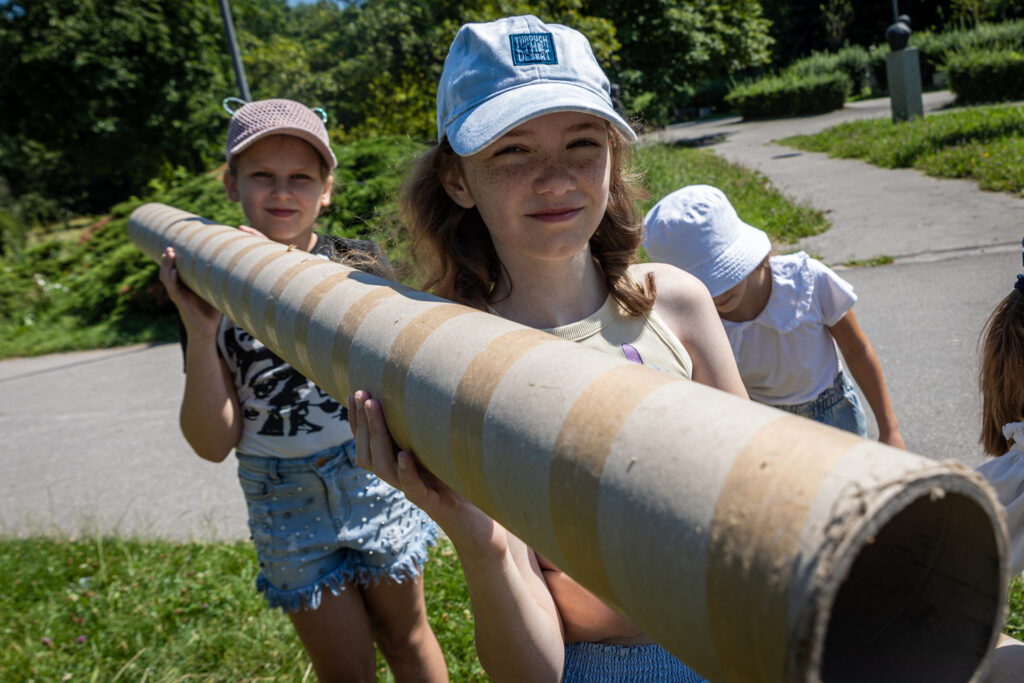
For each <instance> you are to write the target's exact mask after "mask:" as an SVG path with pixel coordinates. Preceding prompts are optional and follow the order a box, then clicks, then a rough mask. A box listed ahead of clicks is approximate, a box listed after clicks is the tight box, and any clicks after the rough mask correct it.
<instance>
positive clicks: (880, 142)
mask: <svg viewBox="0 0 1024 683" xmlns="http://www.w3.org/2000/svg"><path fill="white" fill-rule="evenodd" d="M779 142H780V143H781V144H783V145H788V146H790V147H796V148H797V149H804V150H808V151H811V152H825V153H826V154H828V155H829V156H834V157H844V158H853V159H862V160H864V161H867V162H869V163H872V164H875V165H877V166H882V167H885V168H916V169H918V170H921V171H923V172H925V173H927V174H928V175H932V176H937V177H940V178H972V179H974V180H976V181H977V182H978V185H979V186H980V187H981V188H982V189H983V190H993V191H1001V192H1012V193H1014V194H1019V195H1024V107H1021V106H1015V105H1006V104H1003V105H986V106H978V107H969V108H965V109H957V110H953V111H949V112H943V113H933V114H929V115H928V116H925V117H924V118H920V119H914V120H912V121H908V122H902V123H893V122H892V121H891V120H890V119H871V120H866V121H851V122H848V123H842V124H840V125H838V126H833V127H832V128H829V129H828V130H824V131H822V132H820V133H817V134H815V135H796V136H793V137H789V138H785V139H783V140H780V141H779Z"/></svg>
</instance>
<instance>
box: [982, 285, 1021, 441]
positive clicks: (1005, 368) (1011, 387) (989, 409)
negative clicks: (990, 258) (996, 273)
mask: <svg viewBox="0 0 1024 683" xmlns="http://www.w3.org/2000/svg"><path fill="white" fill-rule="evenodd" d="M981 340H982V341H981V370H980V372H979V373H978V380H979V384H980V387H981V400H982V408H981V438H980V439H979V440H980V441H981V445H982V448H983V449H984V450H985V452H986V453H988V454H989V455H1003V454H1004V453H1006V451H1007V450H1008V449H1009V444H1007V442H1006V439H1005V438H1003V425H1005V424H1007V423H1009V422H1020V421H1021V420H1024V294H1021V293H1020V292H1019V291H1017V290H1016V289H1014V290H1013V291H1012V292H1010V293H1009V294H1008V295H1007V296H1006V298H1004V299H1003V300H1002V301H1000V302H999V305H998V306H996V308H995V310H994V311H992V314H991V315H990V316H989V317H988V321H986V323H985V327H984V328H982V333H981Z"/></svg>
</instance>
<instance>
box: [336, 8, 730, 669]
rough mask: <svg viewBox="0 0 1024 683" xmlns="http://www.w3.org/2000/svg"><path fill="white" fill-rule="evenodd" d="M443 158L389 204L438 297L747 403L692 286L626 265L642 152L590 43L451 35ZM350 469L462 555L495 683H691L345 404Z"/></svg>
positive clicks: (704, 302) (487, 33) (519, 29)
mask: <svg viewBox="0 0 1024 683" xmlns="http://www.w3.org/2000/svg"><path fill="white" fill-rule="evenodd" d="M437 120H438V145H437V146H436V147H434V148H433V149H431V150H430V151H428V152H427V153H426V154H425V155H424V156H423V157H422V158H421V159H420V160H419V163H418V165H417V166H416V167H415V169H414V170H413V171H412V173H411V174H410V176H409V178H408V179H407V182H406V186H405V188H404V191H403V194H402V197H401V207H402V211H403V216H404V218H405V221H406V224H407V225H408V227H409V230H410V232H411V234H412V238H413V242H414V245H415V249H416V253H417V256H418V258H419V259H420V261H421V263H423V264H424V265H425V268H426V273H427V282H428V287H429V288H430V289H432V291H433V292H435V293H437V294H440V295H441V296H443V297H446V298H449V299H452V300H454V301H457V302H459V303H464V304H467V305H469V306H473V307H476V308H479V309H482V310H488V311H491V312H493V313H494V314H496V315H500V316H502V317H505V318H508V319H510V320H514V321H516V322H519V323H522V324H525V325H529V326H531V327H536V328H541V329H544V330H547V331H549V332H551V333H553V334H555V335H558V336H561V337H563V338H566V339H570V340H574V341H577V342H579V343H581V344H585V345H588V346H592V347H595V348H598V349H601V350H604V351H607V352H609V353H615V354H619V355H621V356H623V357H625V358H627V359H629V360H632V361H634V362H637V363H643V364H646V365H650V366H652V367H655V368H657V369H658V370H661V371H662V372H666V373H671V374H674V375H677V376H682V377H686V378H692V379H693V380H695V381H698V382H702V383H704V384H708V385H711V386H714V387H718V388H720V389H723V390H726V391H730V392H733V393H735V394H738V395H741V396H745V393H744V390H743V386H742V383H741V381H740V378H739V374H738V372H737V370H736V366H735V363H734V361H733V359H732V354H731V351H730V349H729V346H728V341H727V339H726V338H725V334H724V332H723V331H722V328H721V325H720V324H719V322H718V318H717V315H716V314H715V309H714V305H713V304H712V301H711V298H710V297H709V296H708V294H707V292H706V291H705V290H704V288H703V287H702V286H701V285H700V282H699V281H698V280H696V279H695V278H693V277H692V276H690V275H688V274H686V273H684V272H682V271H680V270H678V269H676V268H674V267H672V266H667V265H664V264H647V265H643V266H640V265H637V264H636V263H635V254H636V251H637V248H638V246H639V244H640V239H641V235H642V225H641V224H640V221H639V216H638V215H637V214H636V213H635V208H634V205H633V202H634V199H636V197H637V196H638V194H640V190H639V188H638V186H637V184H636V182H635V178H633V177H631V176H630V175H629V173H628V171H627V169H628V158H629V153H630V150H631V147H630V144H631V143H632V142H633V141H635V139H636V136H635V134H634V133H633V131H632V129H631V128H630V127H629V125H628V124H627V123H626V122H625V121H624V120H623V119H622V118H621V117H620V116H619V115H618V113H616V112H615V110H614V109H613V107H612V102H611V99H610V97H609V84H608V80H607V78H606V77H605V75H604V73H603V72H602V71H601V68H600V67H599V66H598V64H597V62H596V60H595V59H594V56H593V53H592V52H591V49H590V44H589V43H588V41H587V39H586V38H585V37H584V36H583V35H581V34H580V33H578V32H576V31H574V30H572V29H569V28H566V27H565V26H559V25H551V24H545V23H543V22H541V21H540V20H538V19H537V18H536V17H532V16H523V17H510V18H507V19H502V20H499V21H495V22H491V23H486V24H467V25H465V26H463V27H462V28H461V30H460V31H459V33H458V35H457V36H456V37H455V40H454V42H453V44H452V46H451V49H450V51H449V53H448V57H447V60H446V61H445V66H444V72H443V74H442V77H441V82H440V85H439V87H438V93H437ZM349 406H350V420H352V421H353V431H354V432H355V434H356V440H357V444H358V446H357V453H358V461H359V463H360V464H361V465H363V466H364V467H367V468H370V469H372V470H373V471H375V472H377V473H378V475H379V476H381V478H383V479H384V480H385V481H388V482H390V483H392V484H394V485H396V486H398V487H399V488H401V489H403V490H404V491H405V492H406V495H407V496H408V498H409V500H411V501H413V502H414V503H416V504H417V505H419V506H420V507H422V508H423V509H424V510H425V511H426V512H427V513H428V514H430V515H431V516H432V517H433V518H434V519H435V520H436V521H437V522H438V523H439V524H440V526H441V527H442V528H443V529H444V530H445V531H446V532H447V534H448V536H449V538H451V540H452V542H453V544H454V545H455V547H456V549H457V550H458V553H459V558H460V560H461V562H462V567H463V570H464V572H465V575H466V581H467V584H468V586H469V592H470V598H471V600H472V603H473V608H474V615H475V620H476V637H477V640H476V645H477V653H478V655H479V657H480V661H481V663H482V664H483V666H484V668H485V669H486V670H487V672H488V674H490V676H491V677H492V678H493V679H494V680H495V681H515V682H517V683H518V682H520V681H531V682H543V681H550V682H552V683H554V682H556V681H560V680H562V681H567V682H572V681H685V682H690V681H700V680H702V679H701V677H700V676H699V675H698V674H696V673H695V672H693V671H692V670H690V669H689V668H688V667H686V666H685V665H684V664H683V663H681V662H679V661H678V660H676V659H675V658H673V657H672V656H671V655H669V654H668V653H667V652H666V651H665V650H663V649H662V648H660V647H659V646H658V645H656V644H654V643H652V642H651V641H650V639H648V638H647V637H646V636H645V635H644V634H643V633H642V632H640V631H639V630H638V629H637V628H636V627H635V626H634V625H633V624H632V623H631V622H630V621H629V620H628V619H626V618H625V617H623V616H622V615H620V614H618V613H617V612H614V611H613V610H612V609H610V608H609V607H608V606H606V605H605V604H604V603H602V602H601V601H600V600H598V599H597V598H596V597H595V596H594V595H592V594H591V593H589V592H588V591H587V590H586V589H584V588H583V587H582V586H580V585H579V584H577V583H576V582H575V581H574V580H572V579H571V578H570V577H568V576H567V575H565V574H564V573H562V572H561V571H559V569H558V568H557V567H555V566H553V565H551V564H550V563H549V562H547V561H546V560H545V559H544V558H543V557H541V556H539V555H537V553H536V552H534V551H533V550H532V549H531V548H529V547H528V546H526V545H525V544H524V543H523V541H522V540H520V539H518V538H516V537H515V536H513V535H512V534H511V533H509V532H508V531H507V530H506V529H504V528H503V527H502V526H501V525H499V524H498V523H497V522H495V521H494V520H493V519H491V518H489V517H487V516H486V515H484V514H483V513H482V512H481V511H480V510H479V509H477V508H476V507H475V506H473V505H472V504H471V503H469V502H468V501H467V500H465V499H463V498H461V497H460V496H458V495H457V494H455V493H454V492H453V491H452V490H451V489H449V488H448V487H446V486H445V485H444V484H443V483H441V482H437V481H435V480H434V479H433V478H432V477H430V476H429V474H427V473H421V472H420V471H419V470H418V468H417V465H416V464H415V462H414V460H413V457H412V455H410V454H409V453H399V454H397V456H396V455H395V453H394V451H393V445H392V442H391V439H390V436H389V435H388V433H387V429H386V425H385V424H384V419H383V413H382V412H381V406H380V404H379V403H378V402H377V401H375V400H372V399H371V398H370V397H369V396H368V395H367V394H366V392H363V391H358V392H356V393H355V396H353V397H351V398H350V399H349Z"/></svg>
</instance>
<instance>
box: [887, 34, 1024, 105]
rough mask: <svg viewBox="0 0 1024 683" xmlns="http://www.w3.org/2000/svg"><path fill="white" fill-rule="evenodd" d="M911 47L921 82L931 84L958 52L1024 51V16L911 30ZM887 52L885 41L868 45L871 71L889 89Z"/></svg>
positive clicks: (926, 84) (925, 85) (963, 53)
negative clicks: (934, 30)
mask: <svg viewBox="0 0 1024 683" xmlns="http://www.w3.org/2000/svg"><path fill="white" fill-rule="evenodd" d="M910 47H914V48H917V50H918V54H919V57H920V60H921V83H922V85H923V86H924V87H926V88H927V87H929V86H931V85H932V83H933V80H934V77H935V74H936V73H943V72H945V70H946V62H947V61H948V60H950V59H953V58H955V57H956V56H959V55H965V54H967V53H970V52H977V51H979V50H983V51H990V50H997V51H999V50H1018V51H1024V20H1016V21H1006V22H1003V23H1000V24H978V25H977V26H974V27H972V28H965V29H957V30H952V31H943V32H942V33H930V32H928V31H921V32H915V33H912V34H911V36H910ZM888 53H889V46H888V45H886V44H884V43H883V44H881V45H876V46H874V47H873V48H871V52H870V55H869V62H870V68H871V72H872V74H873V75H874V77H875V81H876V82H877V83H878V86H879V88H880V89H881V90H882V91H883V92H884V91H886V90H888V78H887V75H886V71H885V55H886V54H888Z"/></svg>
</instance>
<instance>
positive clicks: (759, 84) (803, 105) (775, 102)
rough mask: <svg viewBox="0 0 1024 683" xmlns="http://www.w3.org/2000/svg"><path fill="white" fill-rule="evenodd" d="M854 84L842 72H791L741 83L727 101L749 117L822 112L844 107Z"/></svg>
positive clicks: (747, 118)
mask: <svg viewBox="0 0 1024 683" xmlns="http://www.w3.org/2000/svg"><path fill="white" fill-rule="evenodd" d="M850 88H851V84H850V79H849V78H848V77H847V76H846V74H844V73H841V72H836V73H831V74H822V75H812V76H804V77H798V76H794V75H791V74H790V75H781V76H772V77H769V78H763V79H761V80H758V81H754V82H752V83H745V84H742V85H739V86H737V87H735V88H733V90H732V91H731V92H730V93H729V94H728V95H727V96H726V98H725V101H726V103H727V104H729V105H730V106H732V107H734V108H735V109H737V110H738V111H739V112H740V114H742V115H743V118H744V119H745V120H750V119H765V118H773V117H782V116H797V115H799V114H821V113H824V112H828V111H832V110H834V109H842V108H843V105H844V104H845V103H846V93H847V92H848V91H849V90H850Z"/></svg>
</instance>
